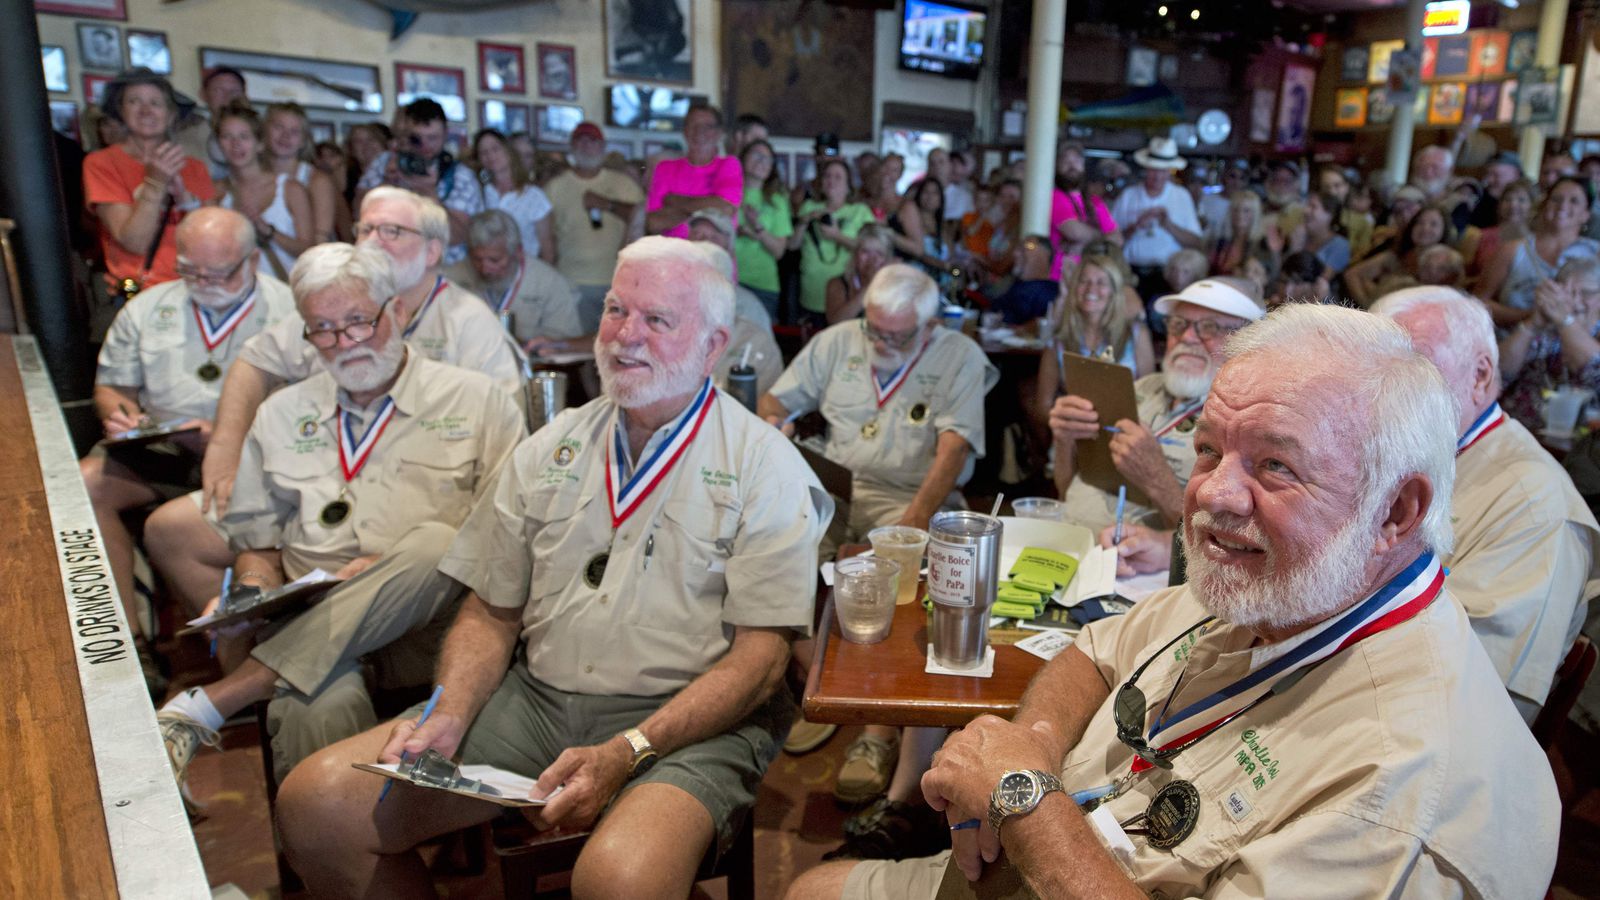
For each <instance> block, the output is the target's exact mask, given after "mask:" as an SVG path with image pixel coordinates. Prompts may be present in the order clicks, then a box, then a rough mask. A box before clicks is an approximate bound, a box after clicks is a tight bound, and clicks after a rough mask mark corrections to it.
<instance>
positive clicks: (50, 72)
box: [39, 44, 72, 94]
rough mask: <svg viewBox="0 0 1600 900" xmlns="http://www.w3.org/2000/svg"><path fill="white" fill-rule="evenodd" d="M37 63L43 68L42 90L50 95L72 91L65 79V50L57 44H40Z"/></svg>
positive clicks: (70, 83)
mask: <svg viewBox="0 0 1600 900" xmlns="http://www.w3.org/2000/svg"><path fill="white" fill-rule="evenodd" d="M39 62H40V64H41V65H42V66H43V67H44V89H45V90H46V91H49V92H50V93H52V94H65V93H67V92H69V91H71V90H72V82H71V81H70V80H68V78H67V48H65V47H62V46H60V45H59V44H41V45H40V46H39Z"/></svg>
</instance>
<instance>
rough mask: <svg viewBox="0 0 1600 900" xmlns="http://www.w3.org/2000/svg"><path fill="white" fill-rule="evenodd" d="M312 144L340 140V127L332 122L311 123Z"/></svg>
mask: <svg viewBox="0 0 1600 900" xmlns="http://www.w3.org/2000/svg"><path fill="white" fill-rule="evenodd" d="M310 125H311V143H312V144H320V143H322V142H323V141H333V140H338V137H339V126H338V125H335V124H334V123H332V122H311V123H310Z"/></svg>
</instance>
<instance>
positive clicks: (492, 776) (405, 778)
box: [351, 750, 561, 808]
mask: <svg viewBox="0 0 1600 900" xmlns="http://www.w3.org/2000/svg"><path fill="white" fill-rule="evenodd" d="M351 767H352V768H356V769H360V770H361V771H363V772H371V773H372V774H374V775H382V776H383V777H384V778H391V779H394V780H395V781H398V782H401V783H403V784H409V785H411V786H413V787H420V788H427V789H428V790H433V791H444V792H446V793H450V794H455V795H457V796H460V797H471V798H473V799H474V800H486V801H488V802H490V803H493V804H495V805H496V806H509V807H515V808H522V807H528V806H544V805H545V804H547V803H549V802H550V800H551V798H552V797H554V796H555V795H557V794H559V793H561V788H560V787H557V788H556V789H555V790H553V791H551V792H550V796H549V797H545V798H544V799H542V800H535V799H533V798H531V797H529V796H528V792H529V791H531V790H533V787H534V785H535V784H536V783H537V782H536V781H535V780H534V779H532V778H528V777H527V776H524V775H518V774H517V773H515V772H507V771H506V770H504V769H497V768H495V767H494V766H483V765H478V766H457V765H456V764H455V763H453V762H451V761H450V760H449V758H448V757H446V756H445V755H444V754H442V753H440V752H439V751H437V750H424V751H423V752H422V755H421V756H418V757H417V758H416V759H415V760H414V761H411V762H400V763H351Z"/></svg>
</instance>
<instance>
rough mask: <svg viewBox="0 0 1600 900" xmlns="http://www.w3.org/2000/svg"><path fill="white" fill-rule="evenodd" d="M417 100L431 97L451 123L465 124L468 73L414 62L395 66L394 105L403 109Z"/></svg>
mask: <svg viewBox="0 0 1600 900" xmlns="http://www.w3.org/2000/svg"><path fill="white" fill-rule="evenodd" d="M420 97H431V98H432V99H433V100H434V101H436V102H437V103H438V104H439V105H440V106H442V107H444V117H445V118H446V119H448V120H450V121H451V122H465V121H467V73H466V72H465V71H463V70H461V69H453V68H450V67H448V66H424V65H419V64H417V63H403V62H397V63H395V64H394V102H395V105H397V106H401V107H404V106H406V105H407V104H409V103H410V102H411V101H413V100H416V99H418V98H420Z"/></svg>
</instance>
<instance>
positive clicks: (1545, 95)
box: [1515, 69, 1561, 125]
mask: <svg viewBox="0 0 1600 900" xmlns="http://www.w3.org/2000/svg"><path fill="white" fill-rule="evenodd" d="M1558 78H1559V73H1558V71H1557V70H1555V69H1528V70H1527V71H1525V72H1523V73H1522V76H1521V79H1520V85H1519V86H1518V88H1517V113H1516V119H1515V122H1516V124H1517V125H1548V124H1550V123H1552V122H1554V121H1556V118H1557V117H1558V116H1559V115H1560V109H1561V84H1560V82H1559V80H1558Z"/></svg>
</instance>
